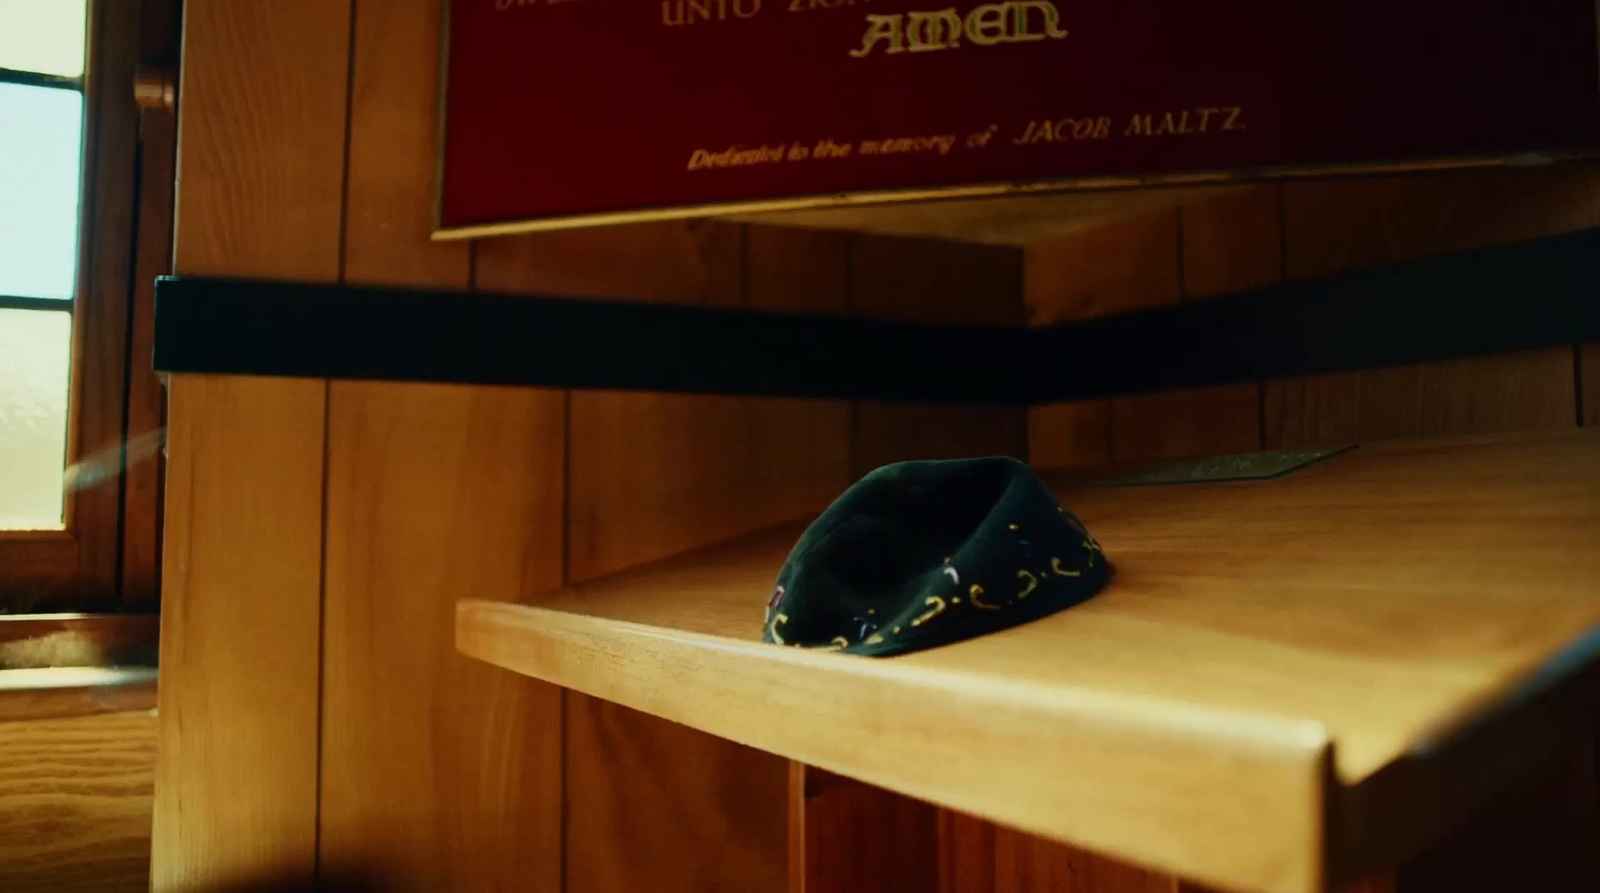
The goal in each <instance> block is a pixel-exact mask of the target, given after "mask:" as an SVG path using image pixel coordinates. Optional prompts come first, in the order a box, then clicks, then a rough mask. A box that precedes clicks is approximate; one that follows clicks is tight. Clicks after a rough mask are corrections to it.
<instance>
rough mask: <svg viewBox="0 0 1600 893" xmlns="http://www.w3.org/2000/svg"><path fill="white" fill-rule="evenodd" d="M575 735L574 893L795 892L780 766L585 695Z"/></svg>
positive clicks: (571, 763)
mask: <svg viewBox="0 0 1600 893" xmlns="http://www.w3.org/2000/svg"><path fill="white" fill-rule="evenodd" d="M685 694H690V692H689V691H688V690H685ZM691 696H692V695H691ZM567 727H568V736H569V751H568V762H567V786H568V791H569V799H568V812H567V846H568V861H567V883H566V889H567V890H568V891H580V890H582V891H590V890H604V891H613V890H615V891H630V893H631V891H638V890H651V891H657V890H661V891H680V890H681V891H685V893H688V891H693V893H761V891H774V893H776V891H782V890H784V889H786V886H787V871H788V868H787V863H786V861H785V857H786V853H787V850H788V810H787V808H786V800H787V791H788V771H787V764H786V763H785V762H784V761H783V760H781V759H779V758H777V757H775V756H773V755H771V754H769V753H762V752H760V751H756V750H753V749H751V748H747V747H741V746H739V745H736V744H733V743H731V742H729V741H726V740H723V739H720V738H714V737H712V736H711V735H708V734H706V733H705V732H702V731H697V730H695V729H692V728H688V727H685V726H681V725H678V724H676V723H672V722H666V721H664V720H661V719H658V718H656V717H654V716H649V715H646V714H644V713H640V712H638V711H635V710H630V709H629V708H627V707H625V706H622V705H621V704H615V703H610V702H608V701H604V700H600V699H598V698H591V697H586V696H584V695H581V694H578V693H576V692H569V693H568V695H567Z"/></svg>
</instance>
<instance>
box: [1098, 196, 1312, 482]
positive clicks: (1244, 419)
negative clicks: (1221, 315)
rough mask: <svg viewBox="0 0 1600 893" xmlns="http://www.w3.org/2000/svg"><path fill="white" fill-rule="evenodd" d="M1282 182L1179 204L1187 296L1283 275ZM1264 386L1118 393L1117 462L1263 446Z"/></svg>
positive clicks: (1182, 290) (1181, 276) (1182, 283)
mask: <svg viewBox="0 0 1600 893" xmlns="http://www.w3.org/2000/svg"><path fill="white" fill-rule="evenodd" d="M1278 207H1279V194H1278V187H1277V186H1276V185H1271V186H1248V187H1235V188H1227V189H1219V190H1216V191H1214V192H1207V193H1200V194H1199V195H1197V196H1196V198H1195V199H1193V200H1192V201H1191V202H1189V203H1187V204H1184V205H1183V206H1181V207H1179V208H1178V212H1177V222H1176V228H1175V231H1174V238H1175V239H1176V241H1177V250H1176V255H1177V268H1178V289H1179V292H1178V293H1179V295H1180V296H1181V299H1182V300H1184V301H1196V300H1206V299H1208V298H1211V297H1214V296H1216V295H1222V294H1230V293H1234V292H1239V291H1245V290H1247V289H1251V288H1258V287H1261V286H1264V285H1271V284H1272V283H1274V282H1277V281H1278V280H1279V279H1281V278H1282V273H1281V269H1282V261H1281V246H1280V244H1279V243H1280V239H1279V230H1280V227H1279V214H1278ZM1261 442H1262V437H1261V386H1260V385H1259V384H1257V383H1255V382H1242V383H1238V384H1228V385H1220V386H1216V387H1205V388H1183V389H1178V390H1172V391H1162V392H1159V393H1154V394H1140V395H1137V396H1132V397H1119V398H1116V399H1113V400H1112V401H1111V458H1112V461H1114V462H1118V463H1124V462H1131V463H1137V462H1150V461H1156V460H1160V459H1173V458H1181V457H1185V456H1210V455H1226V454H1229V453H1247V452H1251V451H1253V450H1258V449H1261Z"/></svg>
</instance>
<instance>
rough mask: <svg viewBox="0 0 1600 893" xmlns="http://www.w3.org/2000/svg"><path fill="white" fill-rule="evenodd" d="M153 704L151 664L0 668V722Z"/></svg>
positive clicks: (147, 707) (125, 710)
mask: <svg viewBox="0 0 1600 893" xmlns="http://www.w3.org/2000/svg"><path fill="white" fill-rule="evenodd" d="M155 709H156V670H155V667H122V668H112V667H47V668H39V669H30V670H0V722H17V721H20V720H40V719H71V718H73V717H80V716H99V715H101V714H106V713H134V712H141V711H142V712H151V711H154V710H155ZM150 768H151V771H152V772H153V771H154V770H155V765H154V763H152V764H151V767H150Z"/></svg>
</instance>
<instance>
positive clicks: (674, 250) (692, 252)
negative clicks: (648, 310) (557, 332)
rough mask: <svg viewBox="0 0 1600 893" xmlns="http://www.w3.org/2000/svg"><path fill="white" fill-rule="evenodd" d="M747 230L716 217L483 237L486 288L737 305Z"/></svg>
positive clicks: (480, 255)
mask: <svg viewBox="0 0 1600 893" xmlns="http://www.w3.org/2000/svg"><path fill="white" fill-rule="evenodd" d="M743 253H744V229H743V227H741V226H739V225H738V224H733V223H725V222H722V221H717V220H691V221H669V222H666V223H639V224H628V225H624V226H597V227H586V228H581V229H568V230H556V231H553V232H545V233H535V234H532V235H527V236H519V237H516V238H510V239H489V240H486V241H483V242H480V243H478V259H479V261H480V263H481V264H482V265H483V266H484V267H486V268H487V269H485V270H484V271H483V272H484V273H486V274H487V275H483V276H480V277H479V281H478V286H479V288H480V289H481V290H482V291H504V292H525V293H530V294H543V295H558V296H559V295H565V296H570V297H586V298H620V299H624V300H629V301H662V302H669V303H682V304H709V305H716V306H724V307H737V306H739V305H740V304H741V303H742V300H743V291H742V288H743V283H742V281H741V280H742V277H743V264H742V255H743Z"/></svg>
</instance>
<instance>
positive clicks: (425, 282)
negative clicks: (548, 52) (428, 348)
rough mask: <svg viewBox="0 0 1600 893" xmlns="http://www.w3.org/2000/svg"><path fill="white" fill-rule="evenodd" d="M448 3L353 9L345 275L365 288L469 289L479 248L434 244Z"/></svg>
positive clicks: (417, 1) (400, 2)
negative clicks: (441, 59)
mask: <svg viewBox="0 0 1600 893" xmlns="http://www.w3.org/2000/svg"><path fill="white" fill-rule="evenodd" d="M442 5H443V4H442V2H441V0H353V3H352V9H353V15H354V22H353V24H352V27H353V29H354V35H353V43H352V48H351V51H352V52H353V53H354V57H353V59H352V60H351V67H350V73H349V84H350V121H349V128H350V131H349V133H350V136H349V140H350V145H349V150H348V151H349V161H348V166H347V169H346V172H345V184H344V187H345V192H346V199H345V208H344V265H345V266H344V270H345V278H346V281H348V282H350V283H353V284H355V283H359V284H363V285H411V286H417V287H419V288H421V287H430V286H431V287H438V288H457V289H459V288H465V287H467V285H468V284H469V282H468V280H469V275H470V274H469V267H470V265H471V245H470V244H469V243H465V242H431V241H429V239H428V235H429V233H431V232H432V231H433V175H434V164H435V150H436V148H437V147H436V145H435V143H434V136H433V131H434V123H435V119H436V118H437V117H438V114H439V100H438V84H437V81H438V66H436V65H424V64H420V62H419V60H424V59H432V58H434V57H435V55H436V54H437V53H438V46H439V39H440V32H441V30H442V23H443V22H444V15H443V11H442V9H441V6H442Z"/></svg>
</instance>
